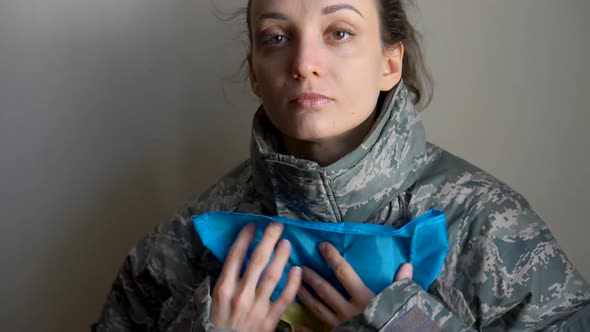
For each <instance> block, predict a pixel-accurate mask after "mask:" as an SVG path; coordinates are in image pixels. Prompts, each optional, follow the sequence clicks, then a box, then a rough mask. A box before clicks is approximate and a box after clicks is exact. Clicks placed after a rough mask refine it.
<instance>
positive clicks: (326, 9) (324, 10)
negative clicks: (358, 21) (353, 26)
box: [322, 3, 365, 18]
mask: <svg viewBox="0 0 590 332" xmlns="http://www.w3.org/2000/svg"><path fill="white" fill-rule="evenodd" d="M343 9H348V10H352V11H353V12H355V13H357V14H359V15H360V16H361V17H362V18H365V17H364V16H363V14H361V12H360V11H359V10H358V9H356V8H355V7H354V6H353V5H349V4H346V3H338V4H335V5H331V6H327V7H324V8H322V15H328V14H332V13H334V12H337V11H339V10H343Z"/></svg>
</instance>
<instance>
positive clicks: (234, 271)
mask: <svg viewBox="0 0 590 332" xmlns="http://www.w3.org/2000/svg"><path fill="white" fill-rule="evenodd" d="M255 232H256V227H255V226H254V225H253V224H249V225H246V226H245V227H244V228H242V230H241V231H240V233H239V234H238V237H237V238H236V240H235V241H234V243H233V244H232V246H231V248H230V250H229V252H228V254H227V256H226V259H225V263H224V264H223V267H222V270H221V274H220V275H219V279H218V280H217V283H216V284H215V287H214V288H213V292H212V293H211V296H212V298H213V301H212V302H213V303H212V306H211V314H210V319H211V322H212V323H213V324H219V323H220V322H227V320H228V319H229V314H230V312H231V300H232V298H233V297H234V293H235V289H236V283H237V280H238V277H239V273H240V269H241V267H242V264H243V262H244V257H245V255H246V252H247V250H248V247H249V246H250V242H252V239H253V238H254V234H255ZM216 326H218V325H216Z"/></svg>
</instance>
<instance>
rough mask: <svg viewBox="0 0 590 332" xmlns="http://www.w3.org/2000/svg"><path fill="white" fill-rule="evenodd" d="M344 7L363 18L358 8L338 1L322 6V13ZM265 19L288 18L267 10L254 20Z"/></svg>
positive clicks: (284, 19)
mask: <svg viewBox="0 0 590 332" xmlns="http://www.w3.org/2000/svg"><path fill="white" fill-rule="evenodd" d="M345 9H346V10H352V11H353V12H355V13H357V14H359V15H360V16H361V17H362V18H365V17H364V16H363V14H361V12H360V11H359V10H358V9H356V8H355V7H354V6H352V5H349V4H346V3H339V4H335V5H331V6H327V7H324V8H322V15H329V14H333V13H335V12H337V11H339V10H345ZM266 19H273V20H281V21H286V20H287V19H288V18H287V16H286V15H285V14H281V13H276V12H267V13H263V14H261V15H259V16H258V17H257V18H256V22H260V21H262V20H266Z"/></svg>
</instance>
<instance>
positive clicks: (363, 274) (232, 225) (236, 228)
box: [192, 210, 449, 300]
mask: <svg viewBox="0 0 590 332" xmlns="http://www.w3.org/2000/svg"><path fill="white" fill-rule="evenodd" d="M192 221H193V224H194V226H195V228H196V230H197V233H198V234H199V235H200V237H201V240H202V241H203V243H204V244H205V246H206V247H207V248H208V249H209V250H211V252H212V253H213V254H214V255H215V256H216V257H217V258H218V259H219V260H221V261H222V262H223V261H225V257H226V255H227V253H228V251H229V248H230V247H231V245H232V243H233V242H234V240H235V239H236V237H237V235H238V233H239V232H240V230H241V229H242V228H243V227H244V226H246V225H247V224H249V223H253V224H255V225H256V228H257V231H256V236H255V238H254V241H252V244H251V246H250V248H249V250H248V253H247V255H246V259H245V262H244V267H245V266H247V264H248V260H249V257H250V255H251V254H252V252H253V251H254V249H255V247H256V245H257V244H258V243H259V242H260V240H261V238H262V235H263V232H264V229H265V228H266V226H267V225H268V224H269V223H270V222H273V221H276V222H280V223H283V224H285V229H284V231H283V235H282V237H281V238H283V239H287V240H289V241H290V242H291V246H292V247H291V248H292V249H291V255H290V257H289V261H288V263H287V265H286V267H285V271H284V273H283V276H282V278H281V280H280V282H279V284H278V285H277V287H276V289H275V291H274V293H273V295H272V297H271V300H275V299H277V298H278V297H279V295H280V294H281V291H282V290H283V288H284V286H285V285H286V283H287V274H288V271H289V270H290V269H291V267H292V266H307V267H309V268H311V269H312V270H314V271H316V272H317V273H318V274H320V275H321V276H322V277H323V278H324V279H326V280H328V281H329V282H330V283H331V284H332V285H334V286H335V287H336V288H337V289H339V290H340V291H341V292H342V294H344V295H345V296H347V293H346V291H345V290H344V288H343V287H342V286H341V284H340V282H339V281H338V279H337V278H336V277H335V275H334V273H333V271H332V270H331V268H330V266H329V265H328V263H327V262H326V261H325V260H324V258H323V257H322V255H321V254H320V252H319V249H318V245H319V244H320V243H321V242H324V241H327V242H330V243H331V244H332V245H334V246H335V247H336V249H338V251H339V252H340V254H341V255H342V256H343V257H344V258H345V259H346V260H347V261H348V262H349V263H350V265H351V266H352V267H353V268H354V270H355V271H356V272H357V273H358V275H359V276H360V278H361V279H362V280H363V281H364V282H365V284H366V285H367V287H369V288H370V289H371V290H372V291H373V292H374V293H375V294H377V293H380V292H381V291H382V290H383V289H385V288H386V287H387V286H389V285H390V284H391V283H392V282H393V281H394V279H395V274H396V272H397V270H398V268H399V267H400V266H401V265H402V264H403V263H406V262H409V263H411V264H412V265H413V267H414V278H413V280H414V281H415V282H416V283H417V284H418V285H420V286H421V287H422V288H423V289H425V290H426V289H428V287H429V286H430V284H432V282H433V281H434V280H435V279H436V278H437V277H438V275H439V274H440V271H441V268H442V264H443V262H444V259H445V256H446V254H447V251H448V250H449V243H448V239H447V227H446V221H445V214H444V213H443V212H441V211H438V210H431V211H429V212H426V213H425V214H423V215H421V216H419V217H418V218H416V219H415V220H413V221H411V222H409V223H407V224H406V225H404V226H403V227H401V228H399V229H395V228H393V227H389V226H383V225H375V224H363V223H356V222H341V223H325V222H318V221H301V220H292V219H288V218H283V217H269V216H262V215H254V214H244V213H231V212H212V213H207V214H203V215H200V216H194V217H193V218H192Z"/></svg>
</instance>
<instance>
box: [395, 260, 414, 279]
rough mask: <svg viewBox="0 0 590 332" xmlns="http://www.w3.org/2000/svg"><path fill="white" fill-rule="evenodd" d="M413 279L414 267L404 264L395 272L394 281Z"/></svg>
mask: <svg viewBox="0 0 590 332" xmlns="http://www.w3.org/2000/svg"><path fill="white" fill-rule="evenodd" d="M413 277H414V267H413V266H412V264H410V263H405V264H403V265H402V266H401V267H400V268H399V270H397V275H396V277H395V281H400V280H403V279H412V278H413Z"/></svg>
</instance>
